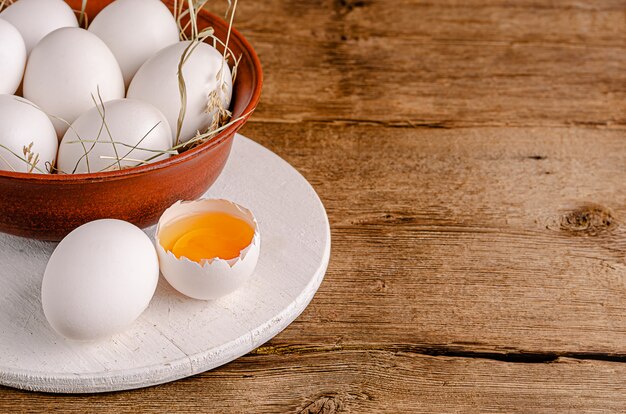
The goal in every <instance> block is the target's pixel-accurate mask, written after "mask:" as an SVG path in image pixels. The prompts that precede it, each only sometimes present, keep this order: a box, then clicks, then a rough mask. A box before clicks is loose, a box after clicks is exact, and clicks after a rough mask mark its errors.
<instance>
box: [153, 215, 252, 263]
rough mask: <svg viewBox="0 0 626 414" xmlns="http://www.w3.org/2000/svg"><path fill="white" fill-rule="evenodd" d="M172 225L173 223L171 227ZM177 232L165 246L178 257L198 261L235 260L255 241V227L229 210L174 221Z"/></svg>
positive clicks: (174, 232)
mask: <svg viewBox="0 0 626 414" xmlns="http://www.w3.org/2000/svg"><path fill="white" fill-rule="evenodd" d="M168 227H170V226H168ZM170 230H171V232H170V234H175V236H174V237H173V239H171V241H170V243H169V244H170V246H164V247H166V248H168V250H170V251H171V252H172V253H173V254H174V256H176V257H177V258H179V259H180V258H181V257H183V256H184V257H186V258H188V259H189V260H193V261H194V262H200V261H201V260H202V259H213V258H216V257H219V258H221V259H224V260H229V259H234V258H236V257H238V256H239V254H240V253H241V251H242V250H243V249H245V248H246V247H248V246H249V245H250V243H252V238H253V237H254V228H253V227H252V226H251V225H250V224H248V223H247V222H245V221H244V220H242V219H240V218H238V217H235V216H232V215H230V214H226V213H218V212H211V213H206V214H200V215H196V216H191V217H188V218H185V219H182V220H178V221H176V222H174V223H172V224H171V229H170Z"/></svg>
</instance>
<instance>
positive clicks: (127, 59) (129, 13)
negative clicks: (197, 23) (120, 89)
mask: <svg viewBox="0 0 626 414" xmlns="http://www.w3.org/2000/svg"><path fill="white" fill-rule="evenodd" d="M89 31H90V32H91V33H93V34H95V35H96V36H98V37H99V38H100V39H102V40H103V41H104V43H106V44H107V46H108V47H109V48H110V49H111V51H112V52H113V54H114V55H115V57H116V58H117V61H118V63H119V64H120V67H121V68H122V73H123V74H124V82H125V84H126V86H128V84H130V81H131V79H132V78H133V76H135V73H136V72H137V70H138V69H139V67H140V66H141V65H143V63H144V62H145V61H146V60H148V59H149V58H150V57H151V56H152V55H154V54H155V53H156V52H158V51H159V50H161V49H163V48H165V47H167V46H169V45H172V44H174V43H177V42H178V26H177V24H176V20H175V19H174V16H173V15H172V13H170V11H169V9H168V8H167V6H166V5H165V4H163V2H162V1H160V0H117V1H114V2H113V3H111V4H109V5H108V6H107V7H105V8H104V9H103V10H102V11H101V12H100V13H98V15H97V16H96V17H95V19H93V21H92V22H91V24H90V25H89Z"/></svg>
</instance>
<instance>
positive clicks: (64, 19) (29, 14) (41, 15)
mask: <svg viewBox="0 0 626 414" xmlns="http://www.w3.org/2000/svg"><path fill="white" fill-rule="evenodd" d="M0 18H2V19H4V20H6V21H8V22H9V23H11V24H12V25H13V26H15V27H16V28H17V30H19V31H20V33H21V34H22V37H23V38H24V43H25V44H26V50H27V52H28V53H30V52H31V50H33V48H34V47H35V46H36V45H37V43H39V41H40V40H41V39H43V38H44V37H45V36H46V35H48V33H52V32H53V31H55V30H57V29H60V28H61V27H78V20H77V19H76V15H75V14H74V11H72V9H71V7H70V6H68V5H67V3H65V2H64V1H63V0H19V1H16V2H15V3H13V4H12V5H10V6H9V7H7V8H6V9H4V10H3V11H2V13H0Z"/></svg>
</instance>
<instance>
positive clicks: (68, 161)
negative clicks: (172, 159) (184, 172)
mask: <svg viewBox="0 0 626 414" xmlns="http://www.w3.org/2000/svg"><path fill="white" fill-rule="evenodd" d="M103 117H104V121H103ZM172 145H173V141H172V132H171V130H170V126H169V124H168V122H167V119H165V117H164V116H163V114H162V113H161V112H159V110H158V109H156V108H155V107H154V106H152V105H150V104H149V103H146V102H142V101H138V100H136V99H118V100H114V101H109V102H106V103H105V104H104V108H103V107H102V106H98V107H93V108H91V109H90V110H88V111H87V112H85V113H84V114H83V115H81V116H80V117H79V118H78V119H77V120H76V121H74V123H73V124H72V127H71V128H70V129H68V131H67V132H66V133H65V136H64V137H63V140H62V141H61V145H60V147H59V156H58V169H59V170H60V171H62V172H64V173H67V174H73V173H77V174H80V173H88V172H99V171H110V170H117V169H120V167H121V168H128V167H134V166H137V165H141V164H142V163H141V161H146V160H149V159H150V158H153V159H151V160H149V162H156V161H160V160H162V159H165V158H168V157H169V154H162V155H159V154H158V153H157V151H168V150H170V149H171V148H172ZM118 159H119V163H118Z"/></svg>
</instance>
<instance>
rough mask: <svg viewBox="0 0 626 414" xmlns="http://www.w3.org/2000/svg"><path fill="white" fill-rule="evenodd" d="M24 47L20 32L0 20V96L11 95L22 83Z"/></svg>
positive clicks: (24, 59) (24, 60) (24, 63)
mask: <svg viewBox="0 0 626 414" xmlns="http://www.w3.org/2000/svg"><path fill="white" fill-rule="evenodd" d="M25 66H26V46H25V45H24V39H22V35H21V34H20V32H19V31H18V30H17V29H16V28H15V26H13V25H12V24H11V23H9V22H7V21H6V20H2V19H0V94H3V93H6V94H13V93H15V91H17V88H18V87H19V86H20V82H22V76H23V75H24V67H25Z"/></svg>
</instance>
